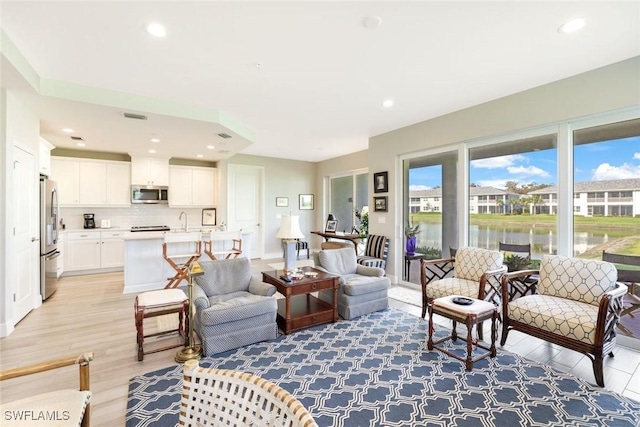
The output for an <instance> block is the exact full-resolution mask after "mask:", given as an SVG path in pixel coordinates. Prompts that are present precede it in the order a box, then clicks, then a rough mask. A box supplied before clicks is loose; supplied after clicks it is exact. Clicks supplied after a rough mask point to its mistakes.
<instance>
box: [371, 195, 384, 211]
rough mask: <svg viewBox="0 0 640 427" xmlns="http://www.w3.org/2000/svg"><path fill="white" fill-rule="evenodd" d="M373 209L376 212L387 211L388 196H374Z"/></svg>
mask: <svg viewBox="0 0 640 427" xmlns="http://www.w3.org/2000/svg"><path fill="white" fill-rule="evenodd" d="M373 211H374V212H386V211H387V196H381V197H374V198H373Z"/></svg>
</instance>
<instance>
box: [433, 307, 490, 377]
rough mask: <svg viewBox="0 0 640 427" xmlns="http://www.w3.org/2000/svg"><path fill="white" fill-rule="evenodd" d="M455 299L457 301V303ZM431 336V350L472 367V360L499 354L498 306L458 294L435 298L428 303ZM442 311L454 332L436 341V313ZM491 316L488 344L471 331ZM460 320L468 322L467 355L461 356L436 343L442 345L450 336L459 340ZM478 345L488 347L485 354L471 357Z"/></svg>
mask: <svg viewBox="0 0 640 427" xmlns="http://www.w3.org/2000/svg"><path fill="white" fill-rule="evenodd" d="M454 301H455V302H454ZM428 308H429V339H428V340H427V348H428V349H429V350H433V349H434V348H435V349H436V350H439V351H441V352H443V353H445V354H447V355H449V356H451V357H454V358H456V359H458V360H460V361H462V362H465V367H466V369H467V370H472V369H473V362H477V361H478V360H481V359H484V358H485V357H487V356H491V357H496V319H497V317H498V309H497V307H496V306H495V305H493V303H490V302H487V301H482V300H479V299H475V298H468V297H463V296H459V295H451V296H448V297H442V298H436V299H434V300H433V302H432V303H431V304H429V307H428ZM434 313H435V314H439V315H440V316H443V317H446V318H447V319H450V320H452V321H453V329H452V331H451V335H449V336H447V337H444V338H441V339H439V340H437V341H433V314H434ZM489 319H491V346H490V347H487V346H485V345H484V344H482V343H481V342H480V341H478V340H475V341H474V340H473V337H472V335H473V334H472V330H473V327H474V326H476V329H477V328H478V327H482V326H478V325H481V323H482V322H483V321H485V320H489ZM457 322H460V323H464V324H465V325H467V357H466V358H462V357H460V356H458V355H456V354H454V353H452V352H450V351H448V350H446V349H445V348H443V347H438V346H437V345H436V344H440V343H442V342H444V341H446V340H448V339H451V340H453V341H455V340H457V339H458V334H457V332H456V324H457ZM474 344H475V345H476V347H480V348H483V349H485V350H487V352H486V353H482V354H479V355H478V356H476V357H475V358H472V352H473V345H474Z"/></svg>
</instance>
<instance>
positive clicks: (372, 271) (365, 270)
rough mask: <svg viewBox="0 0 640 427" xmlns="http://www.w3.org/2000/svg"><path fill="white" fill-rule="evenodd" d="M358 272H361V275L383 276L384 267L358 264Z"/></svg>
mask: <svg viewBox="0 0 640 427" xmlns="http://www.w3.org/2000/svg"><path fill="white" fill-rule="evenodd" d="M356 274H360V275H361V276H374V277H383V276H384V269H382V268H380V267H366V266H364V265H360V264H358V265H357V266H356Z"/></svg>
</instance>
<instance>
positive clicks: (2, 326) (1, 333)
mask: <svg viewBox="0 0 640 427" xmlns="http://www.w3.org/2000/svg"><path fill="white" fill-rule="evenodd" d="M14 329H15V328H14V325H13V324H11V323H0V337H1V338H4V337H8V336H9V335H11V332H13V331H14Z"/></svg>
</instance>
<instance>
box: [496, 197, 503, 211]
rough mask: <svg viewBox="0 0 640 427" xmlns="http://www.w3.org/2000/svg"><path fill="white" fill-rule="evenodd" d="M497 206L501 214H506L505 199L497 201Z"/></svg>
mask: <svg viewBox="0 0 640 427" xmlns="http://www.w3.org/2000/svg"><path fill="white" fill-rule="evenodd" d="M496 206H497V207H499V208H500V213H501V214H504V200H503V199H498V200H496Z"/></svg>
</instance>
